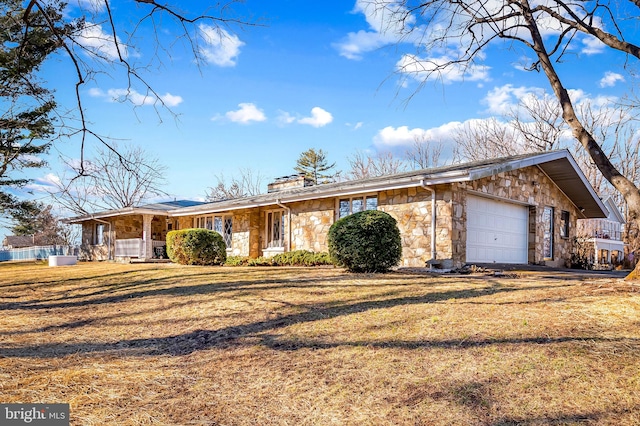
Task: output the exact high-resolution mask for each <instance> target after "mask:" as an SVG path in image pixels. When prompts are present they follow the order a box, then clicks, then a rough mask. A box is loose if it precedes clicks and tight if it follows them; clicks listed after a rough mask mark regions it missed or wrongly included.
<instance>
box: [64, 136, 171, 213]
mask: <svg viewBox="0 0 640 426" xmlns="http://www.w3.org/2000/svg"><path fill="white" fill-rule="evenodd" d="M69 166H70V168H71V169H72V171H73V177H71V178H70V179H68V180H64V181H60V183H59V184H58V188H57V191H56V192H52V193H51V195H52V196H53V197H54V198H55V199H56V200H57V201H58V202H59V203H60V204H62V205H63V206H64V207H66V208H68V209H69V210H71V211H73V212H75V213H78V214H87V213H90V212H92V211H96V210H105V209H120V208H123V207H133V206H137V205H139V204H140V203H141V202H142V201H144V200H146V199H148V198H151V197H154V196H161V195H166V192H165V191H164V190H163V187H164V184H165V178H164V173H165V171H166V167H165V166H164V165H162V164H160V163H159V161H158V159H157V158H155V157H154V156H153V155H151V154H149V153H147V152H146V151H144V150H143V149H142V148H139V147H133V146H130V147H127V148H125V149H123V150H122V152H121V153H120V149H119V147H118V146H117V145H115V146H114V147H113V149H99V150H98V151H97V155H96V156H95V158H94V159H92V160H87V161H86V163H85V164H83V165H82V166H79V165H77V163H76V164H75V165H69ZM74 167H75V168H74ZM78 167H82V169H83V171H82V173H80V171H79V170H78Z"/></svg>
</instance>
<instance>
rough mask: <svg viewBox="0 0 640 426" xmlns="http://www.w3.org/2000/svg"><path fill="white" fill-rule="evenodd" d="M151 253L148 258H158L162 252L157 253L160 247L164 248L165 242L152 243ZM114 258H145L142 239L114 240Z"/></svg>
mask: <svg viewBox="0 0 640 426" xmlns="http://www.w3.org/2000/svg"><path fill="white" fill-rule="evenodd" d="M152 243H153V253H152V254H151V256H149V257H158V256H159V253H162V252H163V250H160V251H157V249H159V248H160V247H164V246H165V245H166V244H167V243H166V242H165V241H156V240H154V241H152ZM116 257H137V258H143V257H145V253H144V240H143V239H142V238H129V239H126V240H116Z"/></svg>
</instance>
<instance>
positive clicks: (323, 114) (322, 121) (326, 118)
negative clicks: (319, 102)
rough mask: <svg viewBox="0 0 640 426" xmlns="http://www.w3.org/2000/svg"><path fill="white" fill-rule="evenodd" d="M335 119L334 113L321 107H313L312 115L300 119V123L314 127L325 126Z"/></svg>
mask: <svg viewBox="0 0 640 426" xmlns="http://www.w3.org/2000/svg"><path fill="white" fill-rule="evenodd" d="M332 121H333V115H331V113H330V112H328V111H325V110H324V109H322V108H320V107H313V108H312V109H311V116H310V117H304V118H301V119H299V120H298V123H300V124H308V125H310V126H313V127H323V126H326V125H327V124H329V123H331V122H332Z"/></svg>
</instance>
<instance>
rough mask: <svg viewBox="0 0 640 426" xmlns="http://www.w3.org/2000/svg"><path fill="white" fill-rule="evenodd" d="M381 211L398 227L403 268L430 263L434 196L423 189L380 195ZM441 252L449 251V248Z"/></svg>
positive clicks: (399, 190) (387, 192)
mask: <svg viewBox="0 0 640 426" xmlns="http://www.w3.org/2000/svg"><path fill="white" fill-rule="evenodd" d="M378 210H381V211H383V212H386V213H388V214H389V215H391V216H392V217H393V218H394V219H395V220H396V221H397V223H398V228H399V229H400V236H401V238H402V260H401V264H402V265H403V266H424V265H425V262H426V261H427V260H429V259H431V193H430V192H429V191H427V190H425V189H424V188H406V189H395V190H391V191H381V192H380V193H378ZM440 249H441V250H442V249H444V250H446V247H444V246H441V247H440Z"/></svg>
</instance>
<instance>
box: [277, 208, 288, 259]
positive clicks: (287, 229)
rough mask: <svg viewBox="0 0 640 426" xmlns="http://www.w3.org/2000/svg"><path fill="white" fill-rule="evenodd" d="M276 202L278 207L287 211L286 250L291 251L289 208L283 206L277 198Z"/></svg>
mask: <svg viewBox="0 0 640 426" xmlns="http://www.w3.org/2000/svg"><path fill="white" fill-rule="evenodd" d="M276 204H277V205H278V207H282V208H283V209H285V210H286V211H287V247H286V251H291V208H290V207H287V206H285V205H284V204H282V203H281V202H280V200H279V199H277V200H276Z"/></svg>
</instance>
